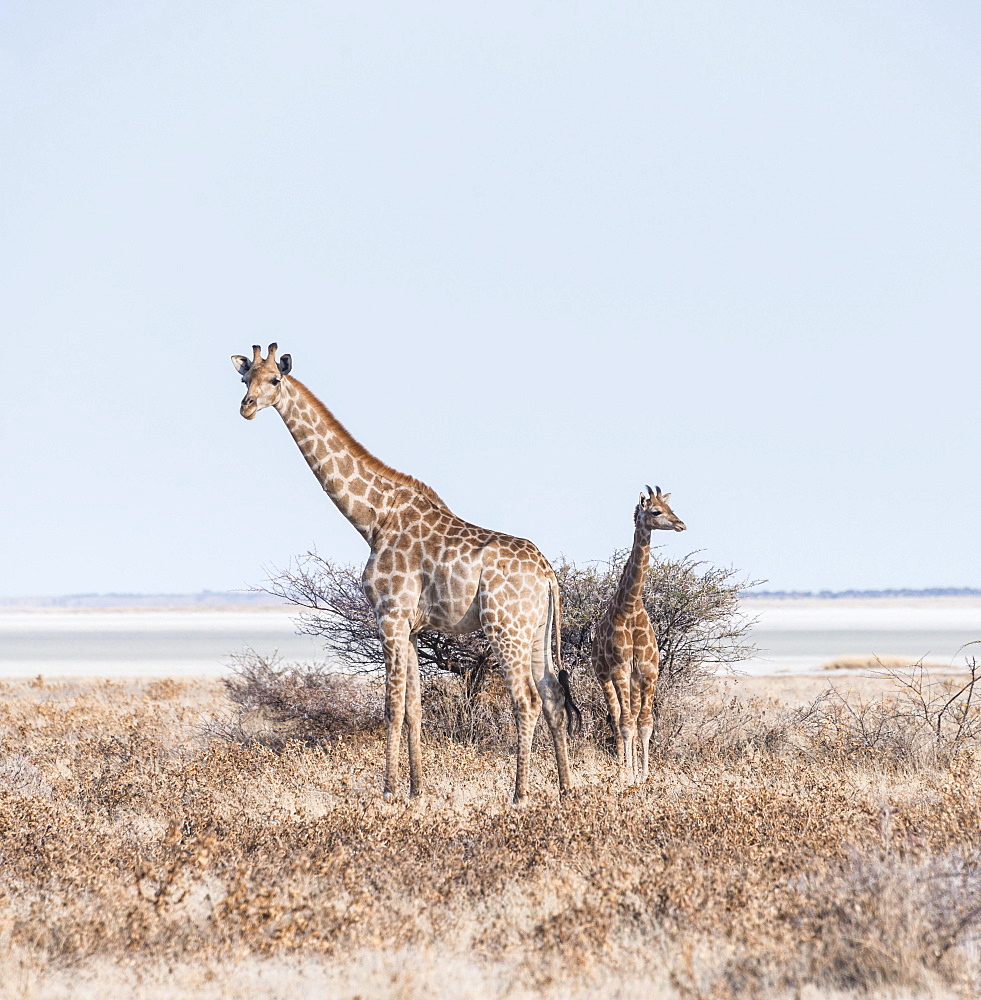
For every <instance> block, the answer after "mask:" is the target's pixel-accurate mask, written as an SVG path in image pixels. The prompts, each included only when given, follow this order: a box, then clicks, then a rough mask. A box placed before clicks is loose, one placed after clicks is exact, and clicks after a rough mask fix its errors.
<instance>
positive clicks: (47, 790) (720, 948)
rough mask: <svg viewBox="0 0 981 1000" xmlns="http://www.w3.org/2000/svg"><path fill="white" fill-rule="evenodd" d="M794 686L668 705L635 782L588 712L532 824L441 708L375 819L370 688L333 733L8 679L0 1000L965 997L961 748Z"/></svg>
mask: <svg viewBox="0 0 981 1000" xmlns="http://www.w3.org/2000/svg"><path fill="white" fill-rule="evenodd" d="M848 680H849V682H853V683H859V682H857V681H853V679H851V678H849V679H848ZM581 683H582V684H584V682H581ZM782 683H783V686H784V688H786V690H782V689H781V690H778V691H777V693H778V695H779V696H780V700H779V701H777V700H774V699H773V698H770V697H767V696H766V695H767V692H766V691H765V690H764V688H763V685H764V682H762V681H760V680H752V681H750V680H747V681H745V682H743V683H742V684H740V685H736V686H732V685H729V686H726V687H724V688H723V687H722V686H720V689H719V690H717V691H714V692H709V693H707V694H705V695H704V696H703V702H702V704H701V705H695V706H693V705H691V704H686V705H682V706H679V707H678V708H677V709H676V711H675V713H674V715H673V716H672V717H671V718H669V719H668V720H667V721H666V722H665V729H664V731H663V732H662V734H661V736H660V740H661V742H660V745H659V749H658V757H657V758H656V766H655V767H654V768H653V777H652V778H651V780H650V781H649V782H648V783H647V784H646V785H645V786H643V787H640V788H629V789H627V788H623V787H621V786H620V784H619V782H618V778H617V774H616V771H615V768H614V767H613V764H612V761H611V759H610V758H609V755H608V754H607V752H606V750H605V748H604V746H603V745H602V744H603V739H602V732H601V727H602V722H603V720H602V719H601V718H600V717H598V715H597V712H596V706H595V703H591V704H587V706H586V708H587V710H589V711H587V723H588V725H587V733H586V736H585V737H583V738H582V739H580V740H579V741H578V742H577V743H576V746H575V763H576V772H577V775H578V782H579V787H578V788H577V790H576V791H575V792H574V793H573V794H572V795H571V796H570V797H569V798H568V799H566V800H564V801H562V802H560V801H559V799H558V796H557V793H556V791H555V779H554V773H553V765H552V760H551V757H552V754H551V750H550V748H549V746H548V742H549V741H548V740H544V739H543V740H541V745H540V746H538V747H537V750H536V758H535V774H534V788H535V792H536V801H535V802H534V803H533V804H532V805H531V806H529V807H526V808H522V809H515V808H513V807H512V806H511V805H510V794H511V783H512V780H513V752H512V749H511V747H510V745H509V739H510V736H509V731H508V730H507V728H506V727H505V728H504V729H503V733H499V734H496V736H495V738H487V736H486V734H484V735H481V733H479V732H478V733H476V735H474V734H471V736H470V737H468V741H467V742H459V741H458V736H457V737H455V738H451V737H452V736H453V733H452V732H451V729H450V727H449V723H447V722H446V719H447V718H449V714H451V713H448V711H447V709H446V706H445V705H443V707H442V708H441V709H439V711H441V712H442V714H441V715H440V714H439V713H438V712H437V716H438V720H443V721H438V724H433V725H430V727H429V729H428V731H427V740H428V745H427V747H426V765H427V769H428V770H427V777H428V783H429V794H428V795H427V796H426V798H425V799H424V800H422V801H414V802H408V801H399V802H396V803H394V804H391V805H386V804H384V803H383V802H382V800H381V796H380V788H379V783H380V776H381V762H382V758H383V727H382V721H381V718H380V716H379V711H378V707H377V706H378V704H379V702H378V698H377V696H376V694H375V692H373V691H372V690H370V689H368V688H365V687H364V686H359V684H358V683H357V682H351V681H337V682H336V683H333V684H332V685H328V686H327V688H329V691H328V693H329V694H330V697H331V698H332V699H333V704H334V707H333V709H332V711H333V716H332V718H333V720H334V721H333V723H332V728H331V726H326V727H325V726H321V731H320V732H319V733H318V734H317V735H315V736H311V734H310V732H309V731H307V730H304V728H303V726H302V725H298V726H294V727H293V728H292V729H289V728H288V729H286V730H284V729H283V727H282V726H279V727H278V728H276V731H271V730H270V726H271V723H270V722H269V720H268V719H262V718H259V719H258V720H257V719H256V718H254V717H249V716H247V715H244V714H243V713H242V711H241V709H240V708H237V707H236V703H234V702H232V701H230V700H229V698H228V693H227V691H226V689H225V688H224V687H223V686H222V685H221V684H220V683H208V682H193V683H183V682H175V681H159V682H155V683H149V682H146V683H140V682H129V683H122V682H119V683H114V682H96V681H92V682H83V681H65V682H44V681H38V682H33V683H31V682H7V683H4V684H0V971H2V974H0V996H2V997H4V998H8V997H62V996H64V997H68V996H72V997H89V996H91V997H97V996H99V997H101V996H119V995H127V996H129V997H133V998H142V997H148V998H149V997H152V998H163V997H182V996H194V997H201V998H212V997H214V998H219V997H220V998H226V997H236V998H240V997H253V996H254V997H324V998H328V997H331V998H332V997H343V998H352V1000H353V998H355V997H365V998H367V997H372V998H374V997H379V998H389V997H391V998H396V997H398V998H416V997H427V998H429V997H433V998H441V997H477V998H480V997H537V996H543V997H549V998H551V997H554V998H566V997H569V998H572V997H596V996H603V997H624V998H633V997H638V998H640V997H644V998H657V997H679V998H709V997H712V998H725V997H754V998H755V997H761V998H768V997H804V998H819V997H839V996H840V997H845V996H849V997H850V996H857V995H874V996H897V997H899V996H903V997H905V996H909V997H913V996H916V997H920V996H931V997H947V996H971V995H976V990H977V986H978V982H979V979H978V973H979V955H978V950H977V945H976V943H975V942H976V924H977V918H978V915H979V911H981V869H979V857H978V853H977V850H978V846H979V843H981V841H979V835H981V794H979V793H981V773H979V768H978V757H977V756H976V754H975V750H974V743H973V736H971V734H970V732H968V734H967V735H966V736H965V735H964V731H962V733H961V735H960V736H958V735H957V733H956V732H954V733H952V732H951V731H948V730H946V729H945V730H944V734H943V739H940V740H939V742H938V741H937V740H933V737H932V736H931V735H930V729H929V719H927V720H926V725H925V727H920V728H917V727H916V725H915V720H914V722H912V723H911V722H910V721H909V718H908V717H907V716H905V715H903V714H902V712H898V711H897V710H896V706H897V705H898V704H899V702H897V701H895V692H894V691H891V690H890V689H887V687H886V685H887V683H888V682H887V681H886V680H883V679H876V680H874V681H871V680H870V681H865V682H861V683H864V684H866V685H870V686H868V687H866V688H865V689H864V690H862V691H859V692H857V693H854V694H853V695H851V696H846V697H845V699H844V700H842V699H841V698H837V699H836V698H830V699H829V698H821V697H818V699H817V700H816V701H815V700H813V695H814V694H815V693H818V692H812V691H810V690H808V691H804V692H803V694H802V691H801V689H800V688H799V687H795V685H794V683H793V682H790V681H784V682H782ZM816 683H817V682H816V681H814V680H809V681H808V682H807V684H809V685H811V686H813V685H814V684H816ZM822 683H826V682H822ZM949 690H950V691H951V692H953V691H954V690H955V689H954V688H949ZM432 697H434V696H433V694H432V692H430V698H431V699H432ZM440 697H443V698H445V692H444V693H443V694H442V695H440ZM240 704H241V700H240V702H239V705H240ZM870 706H871V707H870ZM437 708H439V706H437ZM971 711H973V709H971ZM505 715H506V713H505ZM430 717H431V718H434V717H436V716H433V715H432V714H431V713H430ZM488 718H490V716H488ZM856 719H858V720H859V722H856V721H855V720H856ZM215 720H218V721H215ZM877 720H878V725H879V729H878V730H875V729H874V726H875V725H876V724H877ZM941 721H942V723H943V725H944V726H947V725H948V723H947V721H946V720H941ZM863 727H864V728H863ZM904 727H905V728H904ZM274 728H275V727H274ZM478 728H479V727H478ZM863 733H864V735H863ZM955 737H957V738H956V739H955ZM969 737H970V738H969Z"/></svg>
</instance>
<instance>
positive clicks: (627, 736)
mask: <svg viewBox="0 0 981 1000" xmlns="http://www.w3.org/2000/svg"><path fill="white" fill-rule="evenodd" d="M670 499H671V494H670V493H662V492H661V487H660V486H658V487H657V492H656V493H655V492H654V490H652V489H651V488H650V486H648V487H647V493H646V494H644V493H641V495H640V502H639V503H638V504H637V507H636V508H635V510H634V543H633V546H632V547H631V549H630V556H629V557H628V559H627V564H626V565H625V566H624V567H623V573H621V574H620V582H619V583H618V584H617V589H616V593H614V595H613V598H612V600H611V601H610V603H609V605H608V607H607V608H606V610H605V611H604V612H603V614H602V616H601V617H600V620H599V622H598V623H597V625H596V634H595V635H594V636H593V648H592V660H593V669H594V670H595V671H596V677H597V679H598V680H599V682H600V685H601V686H602V688H603V694H604V695H606V704H607V708H608V709H609V713H610V715H609V718H610V725H611V726H612V728H613V737H614V739H615V740H616V744H617V756H618V758H619V760H620V763H621V765H623V767H625V768H626V771H627V780H628V781H634V779H635V777H636V755H637V749H638V745H637V741H638V740H639V750H640V758H641V767H640V770H641V781H646V780H647V763H648V753H649V744H650V739H651V733H652V732H653V731H654V714H653V708H654V689H655V688H656V686H657V674H658V663H659V660H660V654H659V652H658V648H657V637H656V636H655V635H654V627H653V625H651V619H650V616H649V615H648V614H647V609H646V608H645V607H644V583H645V581H646V579H647V567H648V564H649V562H650V557H651V532H652V531H657V530H663V531H684V530H685V525H684V522H682V521H681V520H680V519H679V518H677V517H675V514H674V511H672V510H671V508H670V507H669V506H668V500H670ZM638 729H639V733H638Z"/></svg>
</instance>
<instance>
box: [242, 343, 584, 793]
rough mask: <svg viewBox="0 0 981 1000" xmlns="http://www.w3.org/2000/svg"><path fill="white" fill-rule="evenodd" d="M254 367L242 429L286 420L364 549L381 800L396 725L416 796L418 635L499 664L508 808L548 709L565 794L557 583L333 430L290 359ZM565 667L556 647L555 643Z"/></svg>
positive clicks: (505, 542)
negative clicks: (378, 707) (510, 718)
mask: <svg viewBox="0 0 981 1000" xmlns="http://www.w3.org/2000/svg"><path fill="white" fill-rule="evenodd" d="M276 351H277V345H276V344H270V345H269V352H268V355H267V357H266V358H263V357H262V350H261V348H260V347H258V346H253V348H252V355H253V356H252V360H251V361H250V360H249V359H248V358H246V357H243V356H242V355H235V356H234V357H233V358H232V364H234V366H235V369H236V371H238V372H239V374H240V375H241V376H242V381H243V382H244V383H245V385H246V392H245V398H244V399H243V400H242V405H241V409H240V412H241V414H242V416H243V417H245V418H246V419H247V420H251V419H252V418H253V417H254V416H255V415H256V413H257V412H258V411H259V410H261V409H264V408H265V407H267V406H273V407H275V408H276V410H277V411H278V412H279V415H280V416H281V417H282V418H283V421H284V422H285V424H286V426H287V427H288V428H289V431H290V433H291V434H292V435H293V440H294V441H296V444H297V446H298V447H299V449H300V452H301V453H302V454H303V457H304V458H305V459H306V460H307V464H308V465H309V466H310V469H311V470H312V472H313V474H314V475H315V476H316V477H317V480H318V481H319V482H320V484H321V486H322V487H323V489H324V491H325V492H326V493H327V495H328V496H329V497H330V499H331V500H333V501H334V504H335V505H336V506H337V508H338V510H340V512H341V513H342V514H343V515H344V516H345V517H346V518H347V519H348V520H349V521H350V522H351V524H353V525H354V527H355V529H357V531H358V533H359V534H360V535H361V537H362V538H364V540H365V541H366V542H367V543H368V545H369V546H370V547H371V555H370V556H369V558H368V563H367V565H366V566H365V569H364V576H363V585H364V592H365V596H366V597H367V598H368V601H369V602H370V604H371V606H372V608H373V609H374V612H375V618H376V619H377V621H378V633H379V636H380V637H381V641H382V646H383V649H384V652H385V722H386V740H385V791H384V794H385V798H386V799H390V798H392V797H393V796H394V794H395V791H396V785H397V781H398V767H399V745H400V741H401V733H402V722H403V719H404V721H405V724H406V728H407V731H408V743H409V793H410V795H418V794H420V793H421V792H422V790H423V789H422V757H421V750H420V727H421V718H422V704H421V698H420V690H419V660H418V656H417V651H416V645H415V643H416V635H417V633H418V632H420V631H421V630H423V629H432V630H434V631H437V632H444V633H449V634H458V633H464V632H472V631H474V630H476V629H477V628H482V629H483V630H484V633H485V635H486V636H487V638H488V639H489V640H490V643H491V646H492V647H493V649H494V651H495V653H496V654H497V656H498V659H499V660H500V663H501V666H502V668H503V671H504V679H505V683H506V685H507V689H508V692H509V694H510V696H511V705H512V708H513V710H514V718H515V722H516V724H517V729H518V765H517V774H516V777H515V783H514V800H515V802H519V801H521V800H522V799H523V798H524V797H525V796H526V795H527V794H528V772H529V767H530V761H531V741H532V736H533V734H534V730H535V725H536V723H537V722H538V716H539V713H540V712H541V710H542V708H544V712H545V719H546V721H547V723H548V726H549V729H550V730H551V733H552V742H553V744H554V748H555V760H556V765H557V768H558V774H559V790H560V792H566V791H568V789H569V788H570V787H571V775H570V771H569V757H568V751H567V748H566V731H565V729H564V728H563V725H562V723H563V712H564V713H565V714H566V716H567V717H568V723H569V726H570V728H571V725H572V718H573V714H576V715H578V709H577V708H576V707H575V705H574V704H573V702H572V694H571V691H570V689H569V681H568V675H567V674H566V672H565V671H564V670H561V669H560V670H559V673H558V676H556V675H555V674H554V673H553V672H552V663H551V641H552V629H553V626H554V628H555V633H556V636H557V637H560V636H561V608H560V604H559V588H558V584H557V582H556V579H555V573H554V572H553V571H552V567H551V566H550V565H549V563H548V561H547V560H546V559H545V557H544V556H543V555H542V554H541V552H539V551H538V549H537V548H536V547H535V546H534V545H532V543H531V542H529V541H527V540H526V539H524V538H515V537H513V536H511V535H505V534H503V533H501V532H499V531H488V530H487V529H485V528H478V527H477V526H476V525H473V524H468V523H467V522H466V521H463V520H461V519H460V518H459V517H457V516H456V515H455V514H453V513H452V512H451V511H450V510H449V508H448V507H447V506H446V504H444V503H443V501H442V500H441V499H440V498H439V497H438V496H437V495H436V493H434V492H433V490H431V489H430V488H429V487H428V486H426V485H425V484H423V483H420V482H419V481H418V480H416V479H413V478H412V477H411V476H407V475H404V474H403V473H401V472H396V471H395V470H394V469H392V468H389V466H387V465H385V464H384V463H383V462H381V461H379V460H378V459H377V458H375V457H374V456H373V455H372V454H370V452H368V451H367V450H366V449H365V448H364V447H362V446H361V445H360V444H358V442H357V441H355V440H354V438H353V437H352V436H351V435H350V434H349V433H348V432H347V430H345V429H344V427H342V426H341V424H340V423H339V422H338V421H337V419H336V418H335V417H334V415H333V414H332V413H331V412H330V411H329V410H328V409H327V407H326V406H324V404H323V403H321V402H320V400H319V399H317V398H316V396H314V395H313V393H311V392H310V390H309V389H307V388H306V387H305V386H304V385H303V384H302V383H300V382H299V381H297V380H296V379H294V378H292V377H290V371H291V368H292V361H291V359H290V356H289V355H288V354H284V355H283V356H282V357H281V358H280V359H279V361H278V362H277V360H276ZM556 645H557V648H558V649H559V652H558V659H559V667H560V668H561V641H559V642H557V644H556Z"/></svg>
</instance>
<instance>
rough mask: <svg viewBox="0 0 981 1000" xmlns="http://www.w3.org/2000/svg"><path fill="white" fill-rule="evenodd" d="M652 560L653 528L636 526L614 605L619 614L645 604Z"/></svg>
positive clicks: (634, 609)
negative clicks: (645, 593) (649, 567)
mask: <svg viewBox="0 0 981 1000" xmlns="http://www.w3.org/2000/svg"><path fill="white" fill-rule="evenodd" d="M650 561H651V529H650V528H642V527H639V526H638V527H635V528H634V544H633V545H632V546H631V549H630V555H629V556H628V558H627V564H626V565H625V566H624V567H623V572H622V573H621V574H620V583H619V584H618V585H617V592H616V596H615V597H614V607H615V608H616V610H617V612H618V613H619V614H624V613H626V612H631V611H636V610H637V609H638V608H640V607H643V604H644V582H645V581H646V579H647V567H648V565H649V564H650Z"/></svg>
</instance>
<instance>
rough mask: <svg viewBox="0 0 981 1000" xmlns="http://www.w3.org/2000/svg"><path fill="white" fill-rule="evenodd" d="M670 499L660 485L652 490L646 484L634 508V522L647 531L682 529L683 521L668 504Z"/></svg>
mask: <svg viewBox="0 0 981 1000" xmlns="http://www.w3.org/2000/svg"><path fill="white" fill-rule="evenodd" d="M670 499H671V494H670V493H662V492H661V487H660V486H655V487H654V489H653V490H652V489H651V488H650V486H648V487H647V492H646V493H641V495H640V501H639V502H638V504H637V507H636V509H635V510H634V524H635V525H636V526H637V527H638V528H645V529H646V530H648V531H684V530H685V522H684V521H682V520H681V518H679V517H676V516H675V513H674V511H673V510H672V509H671V508H670V507H669V506H668V501H669V500H670Z"/></svg>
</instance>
